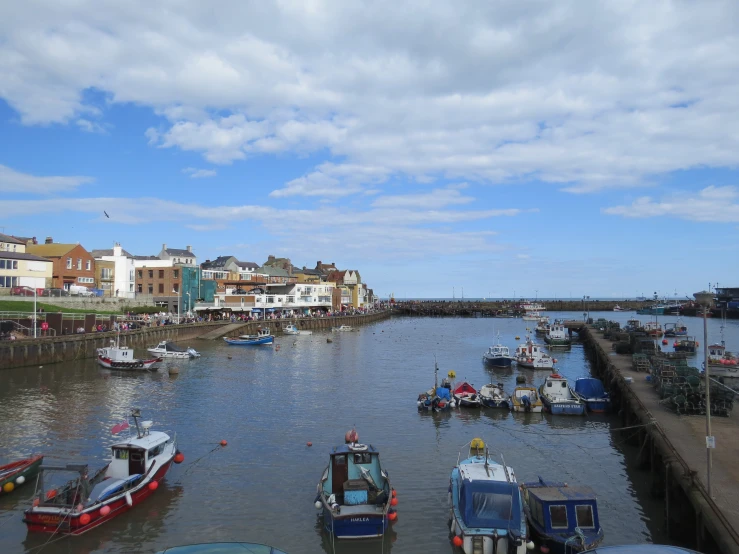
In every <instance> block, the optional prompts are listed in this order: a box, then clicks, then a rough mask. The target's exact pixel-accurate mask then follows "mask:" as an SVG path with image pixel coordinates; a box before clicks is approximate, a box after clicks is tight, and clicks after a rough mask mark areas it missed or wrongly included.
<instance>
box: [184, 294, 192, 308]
mask: <svg viewBox="0 0 739 554" xmlns="http://www.w3.org/2000/svg"><path fill="white" fill-rule="evenodd" d="M185 294H186V295H187V313H190V309H191V307H190V302H191V301H192V296H190V293H189V292H186V293H185Z"/></svg>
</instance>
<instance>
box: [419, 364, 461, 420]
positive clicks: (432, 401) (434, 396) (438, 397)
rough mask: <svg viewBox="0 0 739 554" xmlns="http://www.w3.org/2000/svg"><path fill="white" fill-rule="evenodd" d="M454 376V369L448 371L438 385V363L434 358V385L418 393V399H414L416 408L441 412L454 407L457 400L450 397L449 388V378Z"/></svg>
mask: <svg viewBox="0 0 739 554" xmlns="http://www.w3.org/2000/svg"><path fill="white" fill-rule="evenodd" d="M455 376H456V375H455V373H454V371H450V372H449V373H448V376H447V377H446V378H444V379H443V380H442V381H441V386H439V365H438V364H437V363H436V360H434V387H433V388H432V389H430V390H428V391H426V392H422V393H421V394H419V395H418V399H417V400H416V405H417V406H418V409H419V410H421V411H423V410H426V411H434V412H441V411H444V410H450V409H451V408H455V407H456V405H457V402H456V401H455V400H454V399H453V398H452V390H451V389H452V384H451V380H452V379H454V377H455Z"/></svg>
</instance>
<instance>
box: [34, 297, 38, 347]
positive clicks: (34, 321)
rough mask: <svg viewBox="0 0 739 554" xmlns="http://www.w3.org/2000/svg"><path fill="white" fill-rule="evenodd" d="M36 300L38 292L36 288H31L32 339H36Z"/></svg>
mask: <svg viewBox="0 0 739 554" xmlns="http://www.w3.org/2000/svg"><path fill="white" fill-rule="evenodd" d="M37 298H38V291H37V290H36V287H33V338H36V327H37V326H38V321H36V317H37V316H36V299H37Z"/></svg>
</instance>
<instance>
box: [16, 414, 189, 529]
mask: <svg viewBox="0 0 739 554" xmlns="http://www.w3.org/2000/svg"><path fill="white" fill-rule="evenodd" d="M131 417H133V419H134V423H135V426H136V435H135V436H134V435H131V436H129V438H128V439H126V440H124V441H123V442H119V443H116V444H113V445H112V446H111V449H112V457H111V461H110V462H109V463H108V464H107V465H106V466H104V467H102V468H101V469H99V470H98V471H96V472H95V473H94V474H93V475H92V476H91V477H89V476H88V468H87V465H86V464H67V465H66V466H41V468H40V470H41V471H40V474H39V478H38V481H37V488H36V494H35V498H34V500H33V505H32V507H31V508H29V509H27V510H26V511H25V512H24V517H23V521H24V522H25V523H26V526H27V527H28V530H29V531H34V532H37V531H38V532H48V533H61V534H70V535H81V534H82V533H85V532H86V531H89V530H90V529H93V528H95V527H97V526H99V525H101V524H103V523H105V522H106V521H108V520H110V519H113V518H114V517H116V516H118V515H120V514H122V513H124V512H126V511H128V510H129V509H131V508H133V507H134V506H137V505H138V504H140V503H141V502H143V501H144V500H145V499H146V498H148V497H149V496H150V495H151V494H153V493H154V491H156V490H157V488H158V487H159V483H160V481H161V480H162V479H164V476H165V475H166V474H167V471H169V468H170V466H171V465H172V462H173V461H174V462H175V463H178V460H179V461H182V460H183V459H184V457H182V454H180V453H178V451H177V444H176V440H175V438H173V437H170V436H169V435H168V434H166V433H163V432H161V431H150V428H151V425H152V422H151V421H142V422H139V418H140V417H141V412H140V411H139V410H134V411H133V412H132V414H131ZM127 428H128V423H127V422H126V423H125V424H121V425H117V426H116V427H114V429H113V430H114V432H120V431H122V430H124V429H127ZM178 456H180V457H179V458H178ZM47 471H61V472H76V473H77V474H78V477H77V478H75V479H72V480H70V481H69V482H67V483H66V484H65V485H63V486H61V487H58V488H51V489H49V490H45V489H44V473H45V472H47Z"/></svg>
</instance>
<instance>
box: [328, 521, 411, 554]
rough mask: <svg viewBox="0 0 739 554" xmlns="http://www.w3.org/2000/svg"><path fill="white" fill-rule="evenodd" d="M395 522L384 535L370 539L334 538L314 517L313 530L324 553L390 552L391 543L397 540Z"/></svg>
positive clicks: (366, 553)
mask: <svg viewBox="0 0 739 554" xmlns="http://www.w3.org/2000/svg"><path fill="white" fill-rule="evenodd" d="M397 525H398V523H397V520H396V522H395V523H391V524H390V529H388V531H386V532H385V536H384V537H382V538H381V539H380V538H377V539H372V540H343V541H342V540H336V539H333V538H332V537H331V534H330V533H328V532H326V530H325V529H324V528H323V521H322V520H321V519H320V518H316V525H315V530H316V534H317V535H318V537H319V540H320V544H321V548H322V549H323V551H324V552H326V554H382V553H384V552H391V551H392V549H393V545H394V544H395V542H396V541H397V540H398V533H397V532H396V530H395V527H396V526H397Z"/></svg>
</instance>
